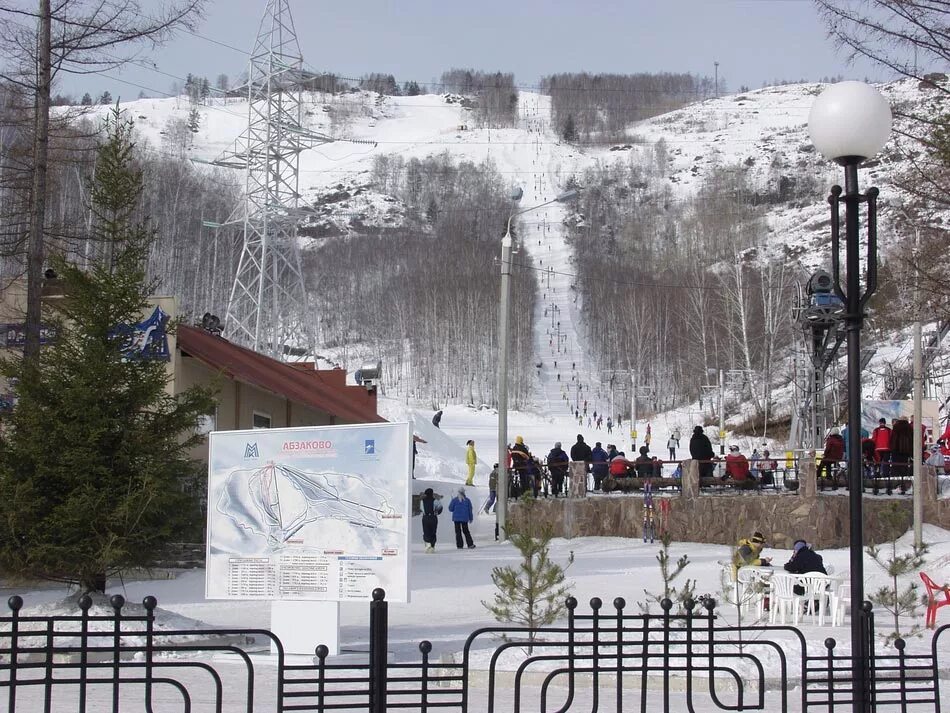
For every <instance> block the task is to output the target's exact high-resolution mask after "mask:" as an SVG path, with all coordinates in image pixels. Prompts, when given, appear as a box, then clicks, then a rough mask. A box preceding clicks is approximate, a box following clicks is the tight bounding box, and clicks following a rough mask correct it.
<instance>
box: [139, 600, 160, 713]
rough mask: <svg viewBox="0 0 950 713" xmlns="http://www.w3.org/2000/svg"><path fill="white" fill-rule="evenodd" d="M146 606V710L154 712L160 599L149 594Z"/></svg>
mask: <svg viewBox="0 0 950 713" xmlns="http://www.w3.org/2000/svg"><path fill="white" fill-rule="evenodd" d="M142 606H143V607H145V710H146V713H152V665H153V663H154V655H155V652H154V650H153V649H154V646H155V607H157V606H158V600H157V599H156V598H155V597H153V596H151V595H150V596H147V597H145V599H143V600H142Z"/></svg>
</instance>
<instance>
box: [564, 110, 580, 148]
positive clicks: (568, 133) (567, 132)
mask: <svg viewBox="0 0 950 713" xmlns="http://www.w3.org/2000/svg"><path fill="white" fill-rule="evenodd" d="M561 138H562V139H564V140H565V141H567V142H574V141H577V126H576V125H575V123H574V115H573V114H568V115H567V119H565V120H564V128H563V129H562V130H561Z"/></svg>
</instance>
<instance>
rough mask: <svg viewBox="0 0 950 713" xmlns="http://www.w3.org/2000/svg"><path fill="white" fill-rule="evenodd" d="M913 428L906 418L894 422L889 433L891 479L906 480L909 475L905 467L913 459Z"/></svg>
mask: <svg viewBox="0 0 950 713" xmlns="http://www.w3.org/2000/svg"><path fill="white" fill-rule="evenodd" d="M914 446H915V443H914V427H913V426H911V425H910V421H908V420H907V419H906V418H899V419H897V420H896V421H894V429H893V430H892V431H891V472H890V474H889V475H890V476H891V477H893V478H906V477H907V476H908V475H909V472H908V471H909V469H908V467H907V465H908V463H910V461H911V459H912V458H913V457H914Z"/></svg>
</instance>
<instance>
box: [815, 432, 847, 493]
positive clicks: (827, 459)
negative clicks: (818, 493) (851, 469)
mask: <svg viewBox="0 0 950 713" xmlns="http://www.w3.org/2000/svg"><path fill="white" fill-rule="evenodd" d="M842 460H844V438H843V437H842V436H841V434H840V433H838V429H837V428H832V429H831V432H830V433H829V434H828V438H826V439H825V452H824V454H823V455H822V456H821V463H819V464H818V489H819V490H822V489H823V488H824V484H823V481H824V479H825V478H827V479H828V480H827V482H828V483H830V484H831V489H832V490H837V489H838V482H837V480H835V477H834V473H832V470H831V468H832V466H833V465H835V464H836V463H839V462H841V461H842Z"/></svg>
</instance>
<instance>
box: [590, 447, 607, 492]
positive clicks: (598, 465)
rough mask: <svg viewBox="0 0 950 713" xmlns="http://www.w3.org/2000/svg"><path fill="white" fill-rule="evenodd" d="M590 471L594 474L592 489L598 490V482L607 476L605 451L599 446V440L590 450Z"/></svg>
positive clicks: (601, 481)
mask: <svg viewBox="0 0 950 713" xmlns="http://www.w3.org/2000/svg"><path fill="white" fill-rule="evenodd" d="M590 462H591V472H592V473H593V474H594V490H600V484H601V483H603V482H604V478H606V477H607V468H608V466H607V451H605V450H604V449H603V448H601V447H600V441H597V443H595V444H594V447H593V448H592V449H591V452H590Z"/></svg>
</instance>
